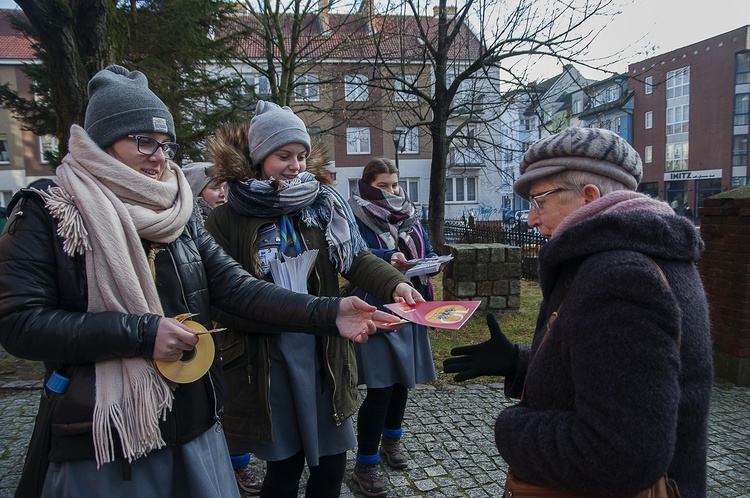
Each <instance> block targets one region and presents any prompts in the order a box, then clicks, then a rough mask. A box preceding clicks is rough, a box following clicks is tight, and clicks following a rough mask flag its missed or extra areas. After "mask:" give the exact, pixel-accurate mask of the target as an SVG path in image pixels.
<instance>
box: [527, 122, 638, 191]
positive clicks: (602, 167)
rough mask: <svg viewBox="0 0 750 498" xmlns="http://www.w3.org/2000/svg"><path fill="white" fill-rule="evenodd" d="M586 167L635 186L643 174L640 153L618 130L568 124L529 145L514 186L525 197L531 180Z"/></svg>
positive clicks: (585, 169) (585, 168)
mask: <svg viewBox="0 0 750 498" xmlns="http://www.w3.org/2000/svg"><path fill="white" fill-rule="evenodd" d="M566 170H577V171H588V172H591V173H595V174H598V175H602V176H606V177H608V178H612V179H613V180H616V181H618V182H620V183H622V184H623V185H625V186H627V187H628V188H629V189H631V190H635V189H636V187H638V183H640V181H641V178H642V177H643V163H642V162H641V156H639V155H638V152H636V151H635V149H634V148H633V147H631V145H630V144H629V143H628V142H627V141H626V140H625V139H623V138H622V137H620V136H619V135H618V134H617V133H614V132H612V131H609V130H604V129H600V128H578V127H572V128H567V129H565V130H563V131H561V132H560V133H557V134H555V135H552V136H549V137H546V138H543V139H541V140H539V141H537V142H535V143H533V144H532V145H531V147H529V150H527V151H526V153H525V154H524V155H523V159H521V177H520V178H519V179H518V180H516V182H515V183H514V184H513V190H514V191H515V192H516V194H518V195H519V196H521V197H523V198H524V199H527V198H528V196H529V189H530V188H531V183H532V182H533V181H534V180H538V179H540V178H545V177H548V176H550V175H554V174H556V173H560V172H561V171H566Z"/></svg>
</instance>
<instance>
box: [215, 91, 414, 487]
mask: <svg viewBox="0 0 750 498" xmlns="http://www.w3.org/2000/svg"><path fill="white" fill-rule="evenodd" d="M209 151H210V152H211V156H212V157H211V159H212V160H213V163H214V168H213V169H212V174H213V175H215V177H216V178H218V179H219V180H227V182H228V185H229V196H228V200H227V203H226V204H225V205H223V206H219V207H217V208H216V209H214V210H213V212H212V213H211V215H210V216H209V217H208V220H206V228H207V229H208V231H209V232H211V233H212V234H213V235H214V237H215V238H216V241H217V242H218V243H219V244H220V245H221V246H222V247H224V248H225V249H226V250H227V251H228V252H229V254H230V255H231V256H232V257H234V258H235V259H236V260H237V261H239V262H240V263H241V264H242V266H243V267H244V268H246V269H247V270H248V271H250V272H251V273H252V274H253V275H254V276H256V277H257V278H259V279H262V280H267V281H269V282H274V283H276V284H277V285H285V283H284V280H283V279H282V278H279V273H277V272H276V271H275V270H274V268H277V266H278V265H279V263H281V262H284V263H285V264H287V265H289V266H291V265H292V261H294V260H292V259H291V258H296V259H295V260H299V259H300V258H304V257H310V256H311V258H310V259H311V260H312V263H311V265H312V266H311V268H310V270H309V273H308V271H307V267H303V268H302V270H301V272H302V274H301V278H300V280H301V285H300V287H301V288H302V292H305V291H307V292H309V293H310V294H313V295H318V296H337V295H338V293H339V280H338V277H339V275H343V276H344V277H345V278H347V279H348V280H350V281H351V282H352V283H353V284H354V285H356V286H359V287H361V288H363V289H365V290H368V291H370V292H372V293H374V294H375V295H376V296H377V297H378V299H380V300H383V301H387V302H393V301H394V300H398V299H403V300H404V301H406V302H408V303H413V302H415V301H423V298H422V296H421V295H420V294H419V293H418V292H417V291H416V290H414V288H413V287H412V286H411V283H410V282H409V280H408V279H406V277H404V276H403V274H402V273H401V272H399V271H398V270H396V269H395V268H393V267H392V266H391V265H389V264H388V263H386V262H385V261H383V260H382V259H380V258H378V257H376V256H374V255H373V254H372V253H370V251H369V249H368V247H367V244H366V243H365V242H364V240H363V239H362V236H361V235H360V234H359V231H358V230H357V224H356V221H355V220H354V216H353V215H352V213H351V210H350V209H349V204H348V203H347V202H346V201H345V200H344V199H343V198H341V196H340V195H339V194H338V192H336V190H335V189H334V188H333V187H332V186H331V185H330V179H329V177H328V171H327V169H326V165H327V160H326V158H325V157H324V154H322V151H321V150H320V149H318V148H317V147H312V144H311V143H310V135H308V133H307V128H306V127H305V124H304V122H303V121H302V120H301V119H300V118H299V117H297V116H296V115H295V114H294V113H293V112H292V110H291V109H290V108H289V107H279V106H278V105H276V104H274V103H272V102H264V101H260V102H258V105H257V107H256V110H255V116H254V117H253V119H252V120H251V121H250V125H249V127H248V126H228V127H225V128H222V129H220V130H219V132H218V133H217V137H216V139H215V140H214V141H212V142H211V143H210V144H209ZM217 319H218V321H219V322H221V323H222V324H224V325H226V326H227V327H228V329H227V331H226V332H223V333H222V334H221V336H220V337H219V340H220V348H222V353H221V355H222V357H223V358H224V373H225V376H226V378H227V386H228V393H227V404H226V407H225V411H224V415H223V417H222V422H223V425H224V430H225V431H226V433H227V440H228V441H230V445H229V446H230V450H231V451H232V453H237V452H241V451H250V452H252V453H253V454H255V455H257V456H258V457H259V458H261V459H263V460H265V461H266V462H267V465H266V475H265V478H264V480H263V487H262V488H261V493H260V494H261V496H262V497H267V498H286V497H289V498H296V496H297V493H298V489H299V482H300V478H301V476H302V471H303V469H304V465H305V461H307V465H308V467H309V470H310V478H309V479H308V481H307V484H306V496H309V497H317V498H324V497H336V496H339V493H340V492H341V485H342V482H343V478H344V472H345V470H346V452H347V451H348V450H349V449H351V448H353V447H354V446H355V445H356V439H355V437H354V429H353V426H352V421H351V416H352V415H353V414H354V413H355V412H356V411H357V408H358V406H359V399H358V391H357V368H356V366H355V357H354V348H353V347H352V344H351V342H350V341H342V340H339V339H337V338H335V337H326V338H322V339H321V340H318V339H316V338H304V337H301V336H300V334H275V335H274V334H268V335H258V334H248V333H247V332H248V331H265V326H264V325H263V324H259V323H254V322H253V321H251V320H231V317H225V316H224V315H223V314H220V315H219V316H218V318H217ZM289 331H294V327H293V326H290V327H289Z"/></svg>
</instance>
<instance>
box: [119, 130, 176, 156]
mask: <svg viewBox="0 0 750 498" xmlns="http://www.w3.org/2000/svg"><path fill="white" fill-rule="evenodd" d="M128 137H129V138H132V139H135V146H136V148H137V149H138V152H140V153H141V154H144V155H146V156H153V155H154V154H156V151H157V150H159V149H161V150H162V152H164V156H165V157H166V158H167V159H174V156H176V155H177V151H178V150H180V146H179V144H176V143H175V142H159V141H158V140H156V139H155V138H151V137H147V136H146V135H128Z"/></svg>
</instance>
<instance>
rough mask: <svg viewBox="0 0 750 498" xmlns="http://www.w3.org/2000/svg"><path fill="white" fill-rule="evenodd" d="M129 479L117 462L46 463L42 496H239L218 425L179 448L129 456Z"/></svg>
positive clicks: (119, 497) (118, 497) (127, 497)
mask: <svg viewBox="0 0 750 498" xmlns="http://www.w3.org/2000/svg"><path fill="white" fill-rule="evenodd" d="M131 465H132V479H131V480H129V481H124V480H123V479H122V462H121V461H120V460H116V461H114V462H111V463H106V464H104V465H102V466H101V468H99V469H97V468H96V462H95V461H94V460H82V461H77V462H65V463H50V466H49V470H48V471H47V477H46V479H45V481H44V490H43V491H42V498H79V497H81V498H82V497H89V496H106V497H107V498H136V497H137V498H152V497H153V498H178V497H180V498H181V497H194V498H206V497H212V498H213V497H217V498H230V497H231V498H239V496H240V493H239V490H238V488H237V482H236V481H235V478H234V471H233V470H232V463H231V460H230V459H229V452H228V451H227V444H226V441H225V440H224V432H223V431H221V429H220V428H219V427H218V426H214V427H211V428H210V429H208V430H207V431H206V432H204V433H203V434H201V435H200V436H198V437H197V438H195V439H193V440H192V441H190V442H189V443H185V444H183V445H182V446H176V447H172V448H162V449H160V450H156V451H152V452H151V453H149V454H148V455H146V456H144V457H141V458H138V459H137V460H134V461H133V463H132V464H131Z"/></svg>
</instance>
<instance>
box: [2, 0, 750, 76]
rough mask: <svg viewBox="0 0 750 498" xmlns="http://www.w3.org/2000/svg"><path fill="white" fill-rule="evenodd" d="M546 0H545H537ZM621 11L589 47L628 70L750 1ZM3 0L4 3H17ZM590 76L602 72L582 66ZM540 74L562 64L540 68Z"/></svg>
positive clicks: (732, 24) (741, 18) (746, 18)
mask: <svg viewBox="0 0 750 498" xmlns="http://www.w3.org/2000/svg"><path fill="white" fill-rule="evenodd" d="M537 1H545V0H537ZM615 1H616V2H617V3H618V4H621V5H622V7H620V8H619V10H620V11H621V12H622V13H621V14H620V15H618V16H617V17H616V18H615V19H614V20H613V21H611V22H610V23H609V25H608V26H606V27H605V28H604V31H603V32H602V33H601V35H599V37H598V38H597V41H596V42H594V44H593V45H592V46H591V52H590V55H589V56H590V57H607V56H611V55H612V54H614V53H618V52H621V51H624V53H623V60H622V61H621V62H619V63H617V64H614V65H612V66H610V67H609V68H610V69H611V70H613V71H617V72H621V73H623V72H626V71H627V66H628V63H633V62H636V61H638V60H642V59H645V58H647V57H651V56H654V55H658V54H661V53H664V52H669V51H671V50H674V49H677V48H680V47H684V46H685V45H690V44H692V43H695V42H698V41H701V40H705V39H706V38H711V37H712V36H716V35H719V34H721V33H724V32H727V31H731V30H733V29H735V28H739V27H741V26H744V25H745V24H750V0H615ZM15 7H16V4H15V2H14V1H12V0H0V8H15ZM579 69H580V70H581V72H582V73H583V75H584V76H586V77H589V78H600V77H604V76H602V75H600V74H598V73H596V72H592V71H590V70H587V69H582V68H579ZM538 71H539V76H540V77H549V76H552V75H554V74H556V72H559V68H558V67H555V66H554V65H553V64H551V65H548V66H544V65H539V67H538Z"/></svg>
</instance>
